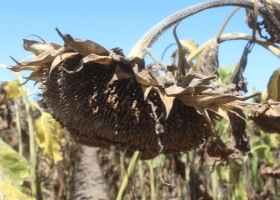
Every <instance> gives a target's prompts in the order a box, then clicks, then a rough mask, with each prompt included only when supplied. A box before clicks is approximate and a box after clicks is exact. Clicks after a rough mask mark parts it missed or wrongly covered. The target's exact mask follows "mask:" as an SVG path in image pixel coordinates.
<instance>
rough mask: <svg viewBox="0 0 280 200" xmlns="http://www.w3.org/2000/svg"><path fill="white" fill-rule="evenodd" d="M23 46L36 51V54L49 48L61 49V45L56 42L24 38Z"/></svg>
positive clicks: (33, 51)
mask: <svg viewBox="0 0 280 200" xmlns="http://www.w3.org/2000/svg"><path fill="white" fill-rule="evenodd" d="M22 46H23V48H24V49H25V50H27V51H30V52H32V53H34V54H35V55H36V56H38V55H39V54H41V53H43V52H44V51H46V50H47V49H55V50H57V49H59V48H60V47H61V46H60V45H58V44H55V43H46V42H39V41H35V40H27V39H23V45H22Z"/></svg>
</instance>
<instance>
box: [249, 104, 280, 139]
mask: <svg viewBox="0 0 280 200" xmlns="http://www.w3.org/2000/svg"><path fill="white" fill-rule="evenodd" d="M249 119H251V120H253V121H254V122H255V123H256V124H257V125H258V126H259V127H260V128H261V129H262V130H264V131H265V132H268V133H279V134H280V103H279V102H274V101H271V100H270V101H266V102H264V103H262V104H259V105H256V106H255V107H254V108H253V109H252V111H251V112H250V114H249Z"/></svg>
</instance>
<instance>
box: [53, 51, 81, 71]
mask: <svg viewBox="0 0 280 200" xmlns="http://www.w3.org/2000/svg"><path fill="white" fill-rule="evenodd" d="M76 55H78V53H76V52H68V53H63V54H61V55H58V56H56V57H55V59H54V60H53V62H52V64H51V67H50V71H49V76H50V75H51V73H52V71H53V69H54V68H55V67H57V66H59V65H60V64H62V62H63V61H64V60H66V59H68V58H71V57H72V56H76Z"/></svg>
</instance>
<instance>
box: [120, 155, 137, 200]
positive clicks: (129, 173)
mask: <svg viewBox="0 0 280 200" xmlns="http://www.w3.org/2000/svg"><path fill="white" fill-rule="evenodd" d="M139 158H140V152H139V151H136V152H134V154H133V156H132V158H131V161H130V163H129V166H128V169H127V173H126V174H125V175H124V179H123V181H122V184H121V187H120V189H119V192H118V196H117V199H116V200H122V199H123V195H124V191H125V189H126V188H127V185H128V182H129V179H130V177H131V176H132V174H133V172H134V169H135V167H136V163H137V161H138V160H139Z"/></svg>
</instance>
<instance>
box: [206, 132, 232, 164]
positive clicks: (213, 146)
mask: <svg viewBox="0 0 280 200" xmlns="http://www.w3.org/2000/svg"><path fill="white" fill-rule="evenodd" d="M233 153H236V150H235V149H231V148H229V147H228V146H227V145H225V144H224V143H223V141H221V139H220V138H218V137H210V138H209V139H208V140H207V143H206V146H205V152H204V158H205V161H206V162H207V164H209V165H214V164H215V163H216V162H223V161H226V160H228V157H229V156H230V155H231V154H233Z"/></svg>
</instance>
